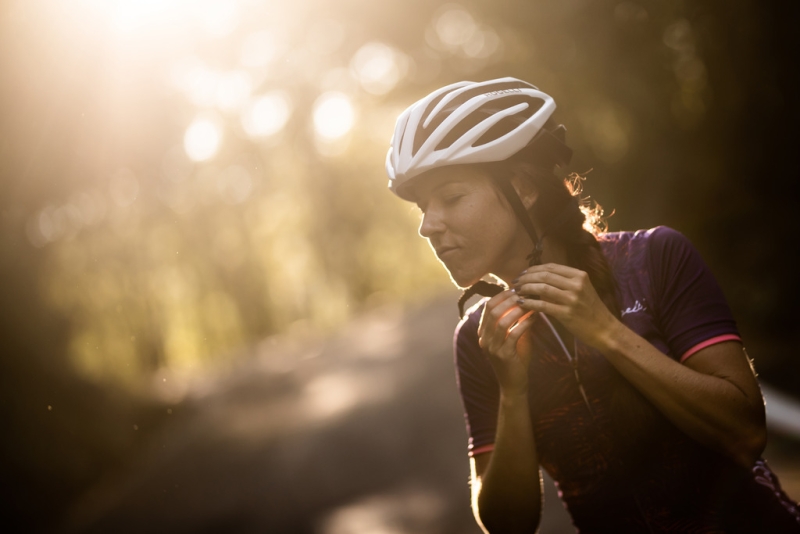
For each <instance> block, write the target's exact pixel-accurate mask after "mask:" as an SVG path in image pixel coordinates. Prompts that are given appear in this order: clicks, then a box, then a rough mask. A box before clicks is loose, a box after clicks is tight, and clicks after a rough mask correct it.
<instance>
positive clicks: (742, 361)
mask: <svg viewBox="0 0 800 534" xmlns="http://www.w3.org/2000/svg"><path fill="white" fill-rule="evenodd" d="M683 364H684V365H685V366H686V367H688V368H690V369H692V370H694V371H697V372H698V373H703V374H705V375H710V376H715V377H717V378H721V379H723V380H726V381H728V382H730V383H731V384H733V385H734V386H735V387H736V388H737V389H738V390H739V391H741V392H742V394H743V395H744V396H745V397H746V398H747V400H748V402H749V404H750V405H751V407H752V408H753V413H754V414H755V415H757V416H759V417H760V418H761V419H762V420H763V418H764V398H763V397H762V395H761V388H760V387H759V386H758V381H757V380H756V375H755V371H754V369H753V365H752V363H751V362H750V359H749V358H748V356H747V351H745V349H744V346H742V344H741V343H740V342H738V341H723V342H722V343H716V344H714V345H711V346H708V347H705V348H703V349H701V350H699V351H697V352H696V353H694V354H692V356H691V357H689V358H688V359H687V360H685V361H684V363H683Z"/></svg>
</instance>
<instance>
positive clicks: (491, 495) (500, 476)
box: [472, 392, 542, 534]
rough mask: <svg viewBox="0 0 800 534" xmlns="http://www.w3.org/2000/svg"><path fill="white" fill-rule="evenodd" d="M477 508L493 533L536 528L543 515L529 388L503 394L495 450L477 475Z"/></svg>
mask: <svg viewBox="0 0 800 534" xmlns="http://www.w3.org/2000/svg"><path fill="white" fill-rule="evenodd" d="M472 502H473V510H474V512H475V516H476V518H477V519H478V520H479V522H480V523H481V524H482V526H483V527H484V529H485V530H486V531H487V532H489V533H491V534H504V533H517V532H519V533H523V532H524V533H530V532H535V531H536V529H537V528H538V525H539V519H540V515H541V504H542V493H541V479H540V475H539V459H538V455H537V453H536V443H535V440H534V437H533V428H532V426H531V418H530V411H529V407H528V398H527V392H523V393H518V394H513V395H506V394H501V399H500V411H499V414H498V422H497V432H496V437H495V443H494V450H493V451H492V456H491V459H490V461H489V464H488V466H487V467H486V468H485V470H484V472H483V473H482V476H480V477H479V478H477V477H473V501H472Z"/></svg>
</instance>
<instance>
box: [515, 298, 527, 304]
mask: <svg viewBox="0 0 800 534" xmlns="http://www.w3.org/2000/svg"><path fill="white" fill-rule="evenodd" d="M517 304H525V299H523V298H520V299H517Z"/></svg>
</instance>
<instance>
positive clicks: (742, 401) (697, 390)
mask: <svg viewBox="0 0 800 534" xmlns="http://www.w3.org/2000/svg"><path fill="white" fill-rule="evenodd" d="M597 348H598V349H599V350H600V352H601V353H603V354H604V355H605V357H606V359H607V360H608V361H609V362H610V363H611V364H612V365H614V367H615V368H616V369H617V370H618V371H619V372H620V373H621V374H622V375H623V376H624V377H625V378H626V379H627V380H628V381H629V382H630V383H631V384H633V385H634V387H636V388H637V389H638V390H639V391H640V392H641V393H642V394H643V395H644V396H645V397H647V398H648V399H649V400H650V401H651V402H652V403H653V404H654V405H655V406H656V408H658V409H659V410H660V411H661V412H662V413H663V414H664V415H665V416H666V417H667V418H668V419H669V420H670V421H672V423H673V424H675V426H677V427H678V428H679V429H681V430H682V431H683V432H685V433H686V434H687V435H689V436H690V437H692V438H693V439H695V440H697V441H698V442H700V443H702V444H704V445H706V446H707V447H709V448H711V449H714V450H716V451H718V452H720V453H723V454H725V455H727V456H728V457H730V458H732V459H733V460H735V461H737V462H738V463H740V464H742V465H748V466H749V465H750V464H752V462H753V461H754V460H755V459H756V458H757V457H758V455H759V454H760V453H761V451H762V449H763V445H764V440H765V423H764V410H763V401H762V399H761V397H760V395H759V396H758V398H752V397H755V395H752V394H751V396H750V397H748V395H747V393H746V392H745V391H743V390H742V389H741V388H739V387H738V386H737V385H735V384H734V383H733V382H732V381H729V380H728V379H726V377H725V376H722V375H715V374H705V373H702V372H698V371H696V370H693V369H691V368H690V367H687V366H686V365H683V364H681V363H678V362H676V361H675V360H672V359H671V358H667V357H665V356H664V354H662V353H661V352H660V351H659V350H658V349H656V348H655V347H654V346H653V345H651V344H650V343H648V342H647V341H646V340H645V339H644V338H642V337H641V336H639V335H638V334H636V333H635V332H633V331H632V330H630V329H629V328H627V327H626V326H624V325H623V324H622V323H619V322H618V323H616V324H615V326H614V327H613V328H612V329H610V330H609V333H608V335H607V336H605V338H604V339H603V341H602V345H601V346H598V347H597Z"/></svg>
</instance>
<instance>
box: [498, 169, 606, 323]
mask: <svg viewBox="0 0 800 534" xmlns="http://www.w3.org/2000/svg"><path fill="white" fill-rule="evenodd" d="M537 163H538V162H537ZM486 167H487V170H488V171H489V172H490V173H491V174H492V175H494V176H497V177H498V178H500V179H508V177H510V176H520V177H522V178H523V179H525V180H527V181H528V182H529V183H530V184H531V185H533V186H534V187H535V188H536V190H537V191H538V198H537V201H536V202H535V203H534V205H533V206H531V208H530V210H529V211H530V215H531V217H532V218H533V220H535V221H539V222H540V223H541V224H542V225H543V228H544V229H545V231H546V232H547V236H548V237H550V238H555V239H557V240H558V241H559V242H561V243H562V244H563V245H564V247H565V248H566V251H567V263H568V264H569V265H570V266H571V267H575V268H576V269H580V270H582V271H585V272H586V273H587V274H588V275H589V279H590V280H591V282H592V285H593V286H594V288H595V290H596V291H597V294H598V295H599V296H600V298H601V299H602V300H603V303H605V305H606V307H607V308H608V309H609V310H610V311H611V313H613V314H614V315H615V316H616V317H617V318H619V317H620V307H619V303H618V302H617V296H616V290H617V287H616V282H615V280H614V275H613V273H612V272H611V266H610V265H609V263H608V260H607V259H606V257H605V255H604V254H603V251H602V249H601V248H600V243H599V242H598V241H597V236H599V235H602V234H603V233H605V231H606V229H607V226H606V222H605V218H604V217H603V208H602V206H600V205H599V204H598V203H597V202H594V201H593V200H590V199H589V197H581V192H582V191H583V181H584V180H585V176H582V175H580V174H577V173H572V174H570V175H569V176H567V177H566V178H558V177H557V176H556V175H555V173H554V172H553V171H552V170H550V169H551V168H552V167H550V166H549V165H548V166H547V167H544V166H542V165H540V164H534V163H531V162H530V161H525V160H522V159H517V158H511V159H509V160H506V161H502V162H498V163H491V164H488V165H486ZM548 167H550V168H548ZM565 210H566V212H564V211H565ZM557 219H560V220H561V224H557V225H555V226H553V227H548V224H549V223H552V222H553V221H555V220H557Z"/></svg>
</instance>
